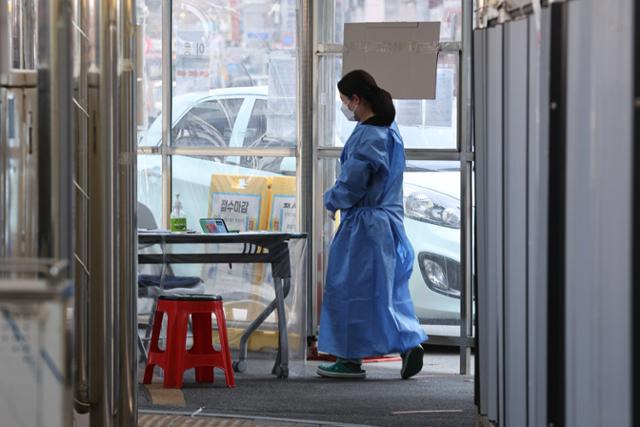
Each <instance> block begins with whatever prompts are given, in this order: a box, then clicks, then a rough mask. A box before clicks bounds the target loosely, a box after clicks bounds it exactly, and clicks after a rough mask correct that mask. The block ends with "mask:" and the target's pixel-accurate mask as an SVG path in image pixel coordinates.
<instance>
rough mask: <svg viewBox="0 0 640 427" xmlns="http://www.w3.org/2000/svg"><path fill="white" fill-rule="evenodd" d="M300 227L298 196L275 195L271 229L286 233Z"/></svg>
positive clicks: (293, 231)
mask: <svg viewBox="0 0 640 427" xmlns="http://www.w3.org/2000/svg"><path fill="white" fill-rule="evenodd" d="M297 228H298V217H297V211H296V197H295V196H285V195H275V196H273V205H272V208H271V229H272V230H274V231H283V232H285V233H295V232H296V231H297Z"/></svg>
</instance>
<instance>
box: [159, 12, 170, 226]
mask: <svg viewBox="0 0 640 427" xmlns="http://www.w3.org/2000/svg"><path fill="white" fill-rule="evenodd" d="M172 12H173V0H164V1H163V2H162V148H161V150H160V151H161V155H162V226H163V227H164V228H166V229H169V214H170V212H171V157H170V156H169V153H168V150H169V146H170V144H171V118H172V116H173V109H172V102H171V98H172V96H173V73H172V55H171V46H172V35H173V31H172V28H173V21H172V16H173V13H172Z"/></svg>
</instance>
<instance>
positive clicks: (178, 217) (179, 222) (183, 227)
mask: <svg viewBox="0 0 640 427" xmlns="http://www.w3.org/2000/svg"><path fill="white" fill-rule="evenodd" d="M171 231H172V232H173V231H182V232H184V231H187V216H186V215H185V213H184V211H183V210H182V203H181V202H180V194H176V201H175V202H174V203H173V209H172V210H171Z"/></svg>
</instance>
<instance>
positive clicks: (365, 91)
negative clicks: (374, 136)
mask: <svg viewBox="0 0 640 427" xmlns="http://www.w3.org/2000/svg"><path fill="white" fill-rule="evenodd" d="M338 90H339V91H340V93H341V94H343V95H344V96H346V97H348V98H351V97H353V95H358V96H359V97H360V98H362V99H364V100H365V101H367V104H369V106H370V107H371V110H372V111H373V114H375V116H376V117H377V118H378V119H379V120H380V121H381V122H382V123H384V125H385V126H389V125H391V123H393V121H394V120H395V118H396V109H395V107H394V106H393V100H392V98H391V94H390V93H389V92H387V91H386V90H384V89H382V88H381V87H379V86H378V84H377V83H376V80H375V79H374V78H373V76H372V75H371V74H369V73H367V72H366V71H364V70H354V71H351V72H349V73H347V74H345V75H344V77H342V80H340V81H339V82H338Z"/></svg>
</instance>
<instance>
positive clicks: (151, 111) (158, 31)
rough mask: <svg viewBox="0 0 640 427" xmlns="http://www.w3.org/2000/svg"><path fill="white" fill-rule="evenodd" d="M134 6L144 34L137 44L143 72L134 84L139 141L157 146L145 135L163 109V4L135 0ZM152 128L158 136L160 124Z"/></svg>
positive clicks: (160, 129) (160, 131)
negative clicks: (137, 98) (139, 43)
mask: <svg viewBox="0 0 640 427" xmlns="http://www.w3.org/2000/svg"><path fill="white" fill-rule="evenodd" d="M136 5H137V19H138V25H140V26H141V31H142V34H143V36H142V45H141V46H140V48H141V49H142V55H141V61H142V64H141V65H142V73H141V74H142V75H141V79H140V80H139V81H138V86H137V90H138V91H139V94H138V95H137V96H138V97H139V103H138V106H139V108H140V110H141V111H139V112H138V141H139V144H140V145H156V144H150V143H148V142H147V141H146V139H145V136H146V134H147V130H148V129H149V127H150V126H151V125H152V124H153V123H154V122H155V121H156V119H157V118H158V117H159V115H160V113H161V112H162V7H161V6H162V5H161V2H159V1H153V0H137V3H136ZM155 127H157V128H158V131H157V132H158V137H159V138H160V137H161V136H162V126H161V123H160V122H159V123H158V124H157V125H155V126H154V128H155ZM143 141H144V142H143ZM159 144H160V143H159V142H158V144H157V145H159Z"/></svg>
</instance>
